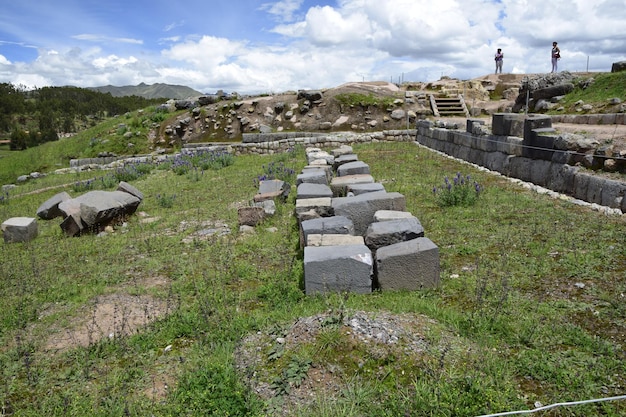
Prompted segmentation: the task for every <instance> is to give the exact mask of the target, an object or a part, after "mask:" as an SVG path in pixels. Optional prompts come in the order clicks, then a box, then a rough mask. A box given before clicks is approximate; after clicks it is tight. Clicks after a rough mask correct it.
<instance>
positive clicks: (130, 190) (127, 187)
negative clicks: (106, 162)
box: [117, 181, 143, 201]
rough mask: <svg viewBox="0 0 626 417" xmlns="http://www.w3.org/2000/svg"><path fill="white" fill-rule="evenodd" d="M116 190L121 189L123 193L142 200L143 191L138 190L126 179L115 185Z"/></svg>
mask: <svg viewBox="0 0 626 417" xmlns="http://www.w3.org/2000/svg"><path fill="white" fill-rule="evenodd" d="M117 191H123V192H125V193H128V194H130V195H134V196H135V197H137V198H138V199H139V200H141V201H143V193H142V192H141V191H139V190H138V189H137V187H135V186H133V185H131V184H129V183H127V182H126V181H121V182H120V183H119V184H118V185H117Z"/></svg>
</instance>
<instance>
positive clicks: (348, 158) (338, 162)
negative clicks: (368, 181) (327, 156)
mask: <svg viewBox="0 0 626 417" xmlns="http://www.w3.org/2000/svg"><path fill="white" fill-rule="evenodd" d="M358 160H359V157H358V156H356V155H355V154H345V155H341V156H338V157H335V163H334V164H333V169H334V170H335V171H336V170H337V168H339V167H340V166H342V165H344V164H347V163H349V162H356V161H358ZM368 174H369V173H368Z"/></svg>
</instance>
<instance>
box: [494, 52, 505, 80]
mask: <svg viewBox="0 0 626 417" xmlns="http://www.w3.org/2000/svg"><path fill="white" fill-rule="evenodd" d="M495 59H496V74H497V73H498V70H500V74H502V61H503V60H504V54H503V53H502V49H501V48H498V51H497V52H496V58H495Z"/></svg>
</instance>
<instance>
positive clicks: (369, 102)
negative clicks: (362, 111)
mask: <svg viewBox="0 0 626 417" xmlns="http://www.w3.org/2000/svg"><path fill="white" fill-rule="evenodd" d="M335 99H336V100H337V101H338V102H339V103H341V104H342V105H344V106H361V107H368V106H372V107H380V108H383V109H385V108H388V107H391V106H392V105H393V101H394V98H393V97H376V96H375V95H373V94H372V93H369V94H361V93H343V94H337V95H336V96H335Z"/></svg>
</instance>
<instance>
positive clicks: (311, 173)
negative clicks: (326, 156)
mask: <svg viewBox="0 0 626 417" xmlns="http://www.w3.org/2000/svg"><path fill="white" fill-rule="evenodd" d="M302 183H310V184H328V177H327V174H326V172H325V171H324V170H321V169H318V170H306V171H303V172H302V173H301V174H298V176H297V177H296V186H298V185H300V184H302Z"/></svg>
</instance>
